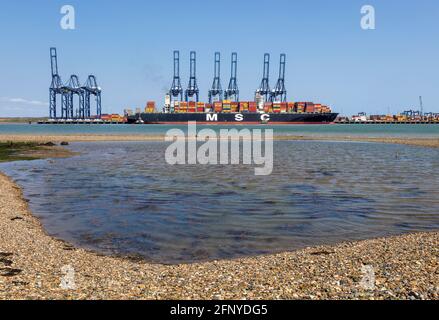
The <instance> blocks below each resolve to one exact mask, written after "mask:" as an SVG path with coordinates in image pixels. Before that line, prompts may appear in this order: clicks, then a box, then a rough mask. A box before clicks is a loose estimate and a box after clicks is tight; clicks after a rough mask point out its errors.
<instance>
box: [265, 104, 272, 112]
mask: <svg viewBox="0 0 439 320" xmlns="http://www.w3.org/2000/svg"><path fill="white" fill-rule="evenodd" d="M264 112H265V113H272V112H273V103H271V102H265V103H264Z"/></svg>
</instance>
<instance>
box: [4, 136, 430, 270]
mask: <svg viewBox="0 0 439 320" xmlns="http://www.w3.org/2000/svg"><path fill="white" fill-rule="evenodd" d="M166 146H167V145H166V144H165V143H157V142H136V143H131V142H126V143H120V142H119V143H102V142H101V143H74V144H72V145H71V146H70V148H71V149H73V150H74V151H77V152H80V153H81V155H80V156H77V157H73V158H68V159H57V160H56V161H50V162H49V161H34V162H17V163H10V164H2V165H1V166H0V169H2V170H4V171H6V172H7V173H8V174H10V175H11V176H13V177H14V178H15V180H16V181H17V183H18V184H20V185H21V186H23V187H24V194H25V197H26V198H28V199H29V200H30V206H31V209H32V210H33V212H35V214H36V215H38V216H39V217H41V218H42V221H43V224H44V225H45V227H46V229H47V230H48V232H49V233H50V234H52V235H56V236H57V237H60V238H62V239H65V240H67V241H70V242H72V243H73V244H76V245H80V246H84V247H87V248H91V249H94V250H98V251H101V252H104V253H117V254H126V255H130V256H139V255H140V256H142V257H144V258H145V259H147V260H149V261H153V262H161V263H181V262H193V261H200V260H209V259H220V258H233V257H239V256H243V255H254V254H265V253H274V252H279V251H285V250H292V249H297V248H301V247H304V246H311V245H318V244H325V243H328V244H329V243H335V242H339V241H345V240H357V239H365V238H371V237H379V236H387V235H392V234H399V233H403V232H412V231H428V230H435V229H437V228H438V227H439V216H438V214H439V192H438V190H439V179H438V178H439V177H438V174H439V172H438V170H437V168H439V150H437V149H427V148H417V147H410V146H399V145H383V144H369V143H346V142H343V143H336V142H317V141H315V142H311V141H308V142H301V141H295V142H287V141H279V142H275V145H274V150H275V159H274V160H275V169H274V171H273V174H272V175H270V176H267V177H256V176H254V168H252V167H251V166H244V165H240V166H168V165H167V164H166V163H165V162H164V152H165V149H166Z"/></svg>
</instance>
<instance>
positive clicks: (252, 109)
mask: <svg viewBox="0 0 439 320" xmlns="http://www.w3.org/2000/svg"><path fill="white" fill-rule="evenodd" d="M248 111H249V112H257V111H258V104H257V103H256V102H253V101H250V102H249V103H248Z"/></svg>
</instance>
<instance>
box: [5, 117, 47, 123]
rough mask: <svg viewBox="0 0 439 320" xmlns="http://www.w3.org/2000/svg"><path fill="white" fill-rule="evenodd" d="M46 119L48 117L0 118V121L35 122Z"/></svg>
mask: <svg viewBox="0 0 439 320" xmlns="http://www.w3.org/2000/svg"><path fill="white" fill-rule="evenodd" d="M47 120H48V118H26V117H25V118H0V123H30V122H31V123H37V122H39V121H47Z"/></svg>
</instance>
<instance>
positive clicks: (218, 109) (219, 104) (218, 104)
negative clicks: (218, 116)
mask: <svg viewBox="0 0 439 320" xmlns="http://www.w3.org/2000/svg"><path fill="white" fill-rule="evenodd" d="M213 107H214V109H215V112H216V113H220V112H222V111H223V103H222V102H221V101H219V102H215V103H214V104H213Z"/></svg>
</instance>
